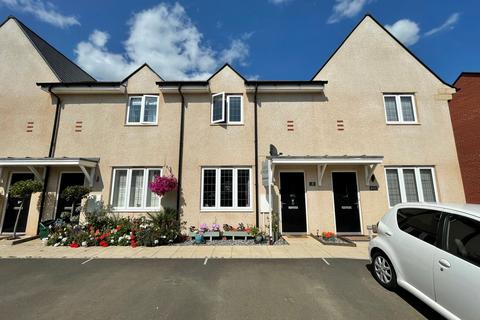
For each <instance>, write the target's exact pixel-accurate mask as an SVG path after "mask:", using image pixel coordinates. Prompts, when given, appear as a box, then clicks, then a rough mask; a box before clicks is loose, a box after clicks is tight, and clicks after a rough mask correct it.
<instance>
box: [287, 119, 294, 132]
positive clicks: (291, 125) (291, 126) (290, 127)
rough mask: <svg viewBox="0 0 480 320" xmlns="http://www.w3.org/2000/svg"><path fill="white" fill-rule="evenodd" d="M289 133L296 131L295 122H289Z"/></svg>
mask: <svg viewBox="0 0 480 320" xmlns="http://www.w3.org/2000/svg"><path fill="white" fill-rule="evenodd" d="M287 131H295V124H294V122H293V120H287Z"/></svg>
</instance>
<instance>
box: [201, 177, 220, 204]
mask: <svg viewBox="0 0 480 320" xmlns="http://www.w3.org/2000/svg"><path fill="white" fill-rule="evenodd" d="M216 177H217V171H216V170H215V169H205V170H203V206H204V207H215V192H216V180H217V179H216Z"/></svg>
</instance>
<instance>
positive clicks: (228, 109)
mask: <svg viewBox="0 0 480 320" xmlns="http://www.w3.org/2000/svg"><path fill="white" fill-rule="evenodd" d="M226 98H227V108H226V110H227V119H226V123H227V124H243V95H240V94H231V95H227V96H226ZM230 98H240V121H231V120H230Z"/></svg>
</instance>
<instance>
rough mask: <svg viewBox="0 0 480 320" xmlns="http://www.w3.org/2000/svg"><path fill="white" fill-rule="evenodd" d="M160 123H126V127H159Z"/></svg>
mask: <svg viewBox="0 0 480 320" xmlns="http://www.w3.org/2000/svg"><path fill="white" fill-rule="evenodd" d="M157 126H158V123H125V127H157Z"/></svg>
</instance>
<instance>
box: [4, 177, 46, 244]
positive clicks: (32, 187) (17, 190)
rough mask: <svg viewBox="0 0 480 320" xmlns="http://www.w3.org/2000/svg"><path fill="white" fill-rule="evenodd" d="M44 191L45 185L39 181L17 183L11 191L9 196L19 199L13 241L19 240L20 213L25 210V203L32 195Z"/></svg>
mask: <svg viewBox="0 0 480 320" xmlns="http://www.w3.org/2000/svg"><path fill="white" fill-rule="evenodd" d="M42 189H43V184H42V183H41V182H40V181H38V180H22V181H18V182H15V183H14V184H13V185H12V186H11V187H10V189H9V191H8V192H9V195H10V196H12V197H15V198H19V199H20V200H19V204H20V206H19V207H18V212H17V217H16V218H15V225H14V227H13V239H16V238H17V226H18V220H19V218H20V213H21V212H22V210H23V205H24V204H25V201H27V199H28V198H29V197H30V196H31V195H32V193H35V192H40V191H42Z"/></svg>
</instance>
